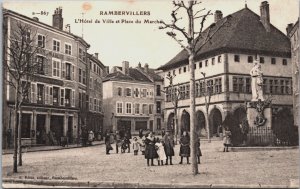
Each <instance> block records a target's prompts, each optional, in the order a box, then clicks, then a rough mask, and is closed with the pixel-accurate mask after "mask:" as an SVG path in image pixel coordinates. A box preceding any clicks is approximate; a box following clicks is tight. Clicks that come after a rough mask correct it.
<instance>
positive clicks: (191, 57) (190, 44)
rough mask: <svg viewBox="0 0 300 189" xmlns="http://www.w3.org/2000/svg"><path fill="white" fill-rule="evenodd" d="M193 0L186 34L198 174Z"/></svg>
mask: <svg viewBox="0 0 300 189" xmlns="http://www.w3.org/2000/svg"><path fill="white" fill-rule="evenodd" d="M193 3H194V2H193V1H189V8H188V16H189V29H188V35H189V37H190V39H188V49H190V52H189V67H190V111H191V114H190V130H191V161H192V162H191V163H192V172H193V174H194V175H196V174H198V173H199V172H198V164H197V157H196V155H197V153H196V142H197V140H196V128H195V67H194V66H195V65H194V56H195V51H194V50H195V49H193V44H194V13H193Z"/></svg>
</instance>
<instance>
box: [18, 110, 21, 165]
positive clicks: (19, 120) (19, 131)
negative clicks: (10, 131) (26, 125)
mask: <svg viewBox="0 0 300 189" xmlns="http://www.w3.org/2000/svg"><path fill="white" fill-rule="evenodd" d="M18 122H19V123H18V125H19V127H18V154H19V158H18V159H19V163H18V165H19V166H22V136H21V127H22V125H21V122H22V107H21V105H19V119H18Z"/></svg>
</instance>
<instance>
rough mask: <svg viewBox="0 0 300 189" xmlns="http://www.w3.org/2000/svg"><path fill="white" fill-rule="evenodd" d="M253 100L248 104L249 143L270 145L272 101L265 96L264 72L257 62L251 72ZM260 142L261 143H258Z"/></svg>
mask: <svg viewBox="0 0 300 189" xmlns="http://www.w3.org/2000/svg"><path fill="white" fill-rule="evenodd" d="M250 75H251V90H252V99H251V101H250V102H248V103H247V119H248V123H249V126H250V132H249V133H248V142H250V143H252V144H253V143H255V144H258V143H261V144H264V145H266V144H270V143H271V142H272V141H271V140H272V137H269V138H268V137H266V136H272V130H271V126H272V109H271V99H269V98H268V99H265V98H264V96H263V72H262V70H261V65H260V64H259V63H258V61H257V60H255V61H254V66H253V68H252V69H251V71H250ZM258 141H259V142H258Z"/></svg>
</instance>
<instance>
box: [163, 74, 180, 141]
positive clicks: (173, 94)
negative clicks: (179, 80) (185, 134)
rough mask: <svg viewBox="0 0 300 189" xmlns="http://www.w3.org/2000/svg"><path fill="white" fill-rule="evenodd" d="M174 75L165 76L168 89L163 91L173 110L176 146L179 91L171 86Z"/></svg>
mask: <svg viewBox="0 0 300 189" xmlns="http://www.w3.org/2000/svg"><path fill="white" fill-rule="evenodd" d="M175 76H176V75H173V76H172V75H171V74H168V75H167V79H168V80H169V87H168V88H167V91H163V92H164V93H166V94H168V95H170V97H169V98H170V100H171V102H172V104H173V108H174V119H175V121H174V129H175V131H174V136H175V144H177V141H178V133H179V132H178V115H177V110H178V101H179V100H180V93H179V92H180V91H179V88H178V87H177V86H174V85H173V79H174V77H175Z"/></svg>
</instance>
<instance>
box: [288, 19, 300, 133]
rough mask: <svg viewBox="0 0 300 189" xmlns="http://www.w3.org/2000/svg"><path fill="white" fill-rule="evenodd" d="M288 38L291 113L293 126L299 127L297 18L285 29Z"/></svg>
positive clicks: (299, 61) (299, 90) (299, 64)
mask: <svg viewBox="0 0 300 189" xmlns="http://www.w3.org/2000/svg"><path fill="white" fill-rule="evenodd" d="M286 30H287V33H288V36H289V38H290V40H291V52H292V76H293V112H294V124H295V126H297V127H299V116H300V113H299V106H300V102H299V98H300V96H299V92H300V87H299V84H300V83H299V67H300V56H299V18H298V20H297V22H296V23H295V24H289V25H288V27H287V28H286Z"/></svg>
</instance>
